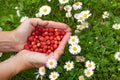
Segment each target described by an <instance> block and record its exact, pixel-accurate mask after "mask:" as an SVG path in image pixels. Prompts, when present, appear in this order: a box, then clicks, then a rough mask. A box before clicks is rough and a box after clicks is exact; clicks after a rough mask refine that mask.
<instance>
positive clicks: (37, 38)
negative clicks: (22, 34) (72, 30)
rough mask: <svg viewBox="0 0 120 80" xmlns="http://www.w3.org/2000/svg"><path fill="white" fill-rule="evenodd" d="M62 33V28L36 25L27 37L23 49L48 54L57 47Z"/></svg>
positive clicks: (63, 33)
mask: <svg viewBox="0 0 120 80" xmlns="http://www.w3.org/2000/svg"><path fill="white" fill-rule="evenodd" d="M64 35H65V31H64V30H59V29H57V28H45V27H42V28H39V27H36V28H35V30H34V31H33V32H32V33H31V35H30V36H29V37H28V39H27V44H25V45H24V49H27V50H30V51H35V52H41V53H47V54H49V53H51V52H53V51H54V50H55V49H57V47H58V45H59V43H60V41H61V40H62V38H63V37H64Z"/></svg>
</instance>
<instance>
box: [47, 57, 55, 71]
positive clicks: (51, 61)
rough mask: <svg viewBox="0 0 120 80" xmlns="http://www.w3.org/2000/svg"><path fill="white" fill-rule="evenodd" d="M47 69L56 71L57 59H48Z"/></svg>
mask: <svg viewBox="0 0 120 80" xmlns="http://www.w3.org/2000/svg"><path fill="white" fill-rule="evenodd" d="M46 67H47V68H49V69H54V68H56V67H57V61H56V60H55V59H48V61H47V62H46Z"/></svg>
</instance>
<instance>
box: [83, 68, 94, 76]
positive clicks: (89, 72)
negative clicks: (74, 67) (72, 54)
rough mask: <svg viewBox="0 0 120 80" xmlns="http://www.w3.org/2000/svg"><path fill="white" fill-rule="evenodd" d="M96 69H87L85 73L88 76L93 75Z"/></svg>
mask: <svg viewBox="0 0 120 80" xmlns="http://www.w3.org/2000/svg"><path fill="white" fill-rule="evenodd" d="M93 73H94V71H93V70H91V69H85V70H84V74H85V76H86V77H91V76H92V75H93Z"/></svg>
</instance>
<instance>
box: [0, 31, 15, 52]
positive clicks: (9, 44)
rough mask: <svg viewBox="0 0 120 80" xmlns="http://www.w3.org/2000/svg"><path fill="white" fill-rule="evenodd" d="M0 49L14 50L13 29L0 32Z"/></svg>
mask: <svg viewBox="0 0 120 80" xmlns="http://www.w3.org/2000/svg"><path fill="white" fill-rule="evenodd" d="M0 38H1V39H0V51H2V52H8V51H16V46H15V45H16V43H15V39H14V35H13V31H4V32H0Z"/></svg>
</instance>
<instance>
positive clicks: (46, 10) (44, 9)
mask: <svg viewBox="0 0 120 80" xmlns="http://www.w3.org/2000/svg"><path fill="white" fill-rule="evenodd" d="M39 12H40V13H41V14H42V15H48V14H50V12H51V7H50V6H47V5H44V6H42V7H40V9H39Z"/></svg>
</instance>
